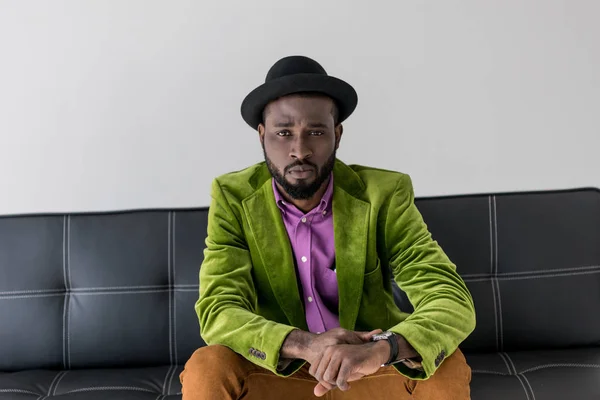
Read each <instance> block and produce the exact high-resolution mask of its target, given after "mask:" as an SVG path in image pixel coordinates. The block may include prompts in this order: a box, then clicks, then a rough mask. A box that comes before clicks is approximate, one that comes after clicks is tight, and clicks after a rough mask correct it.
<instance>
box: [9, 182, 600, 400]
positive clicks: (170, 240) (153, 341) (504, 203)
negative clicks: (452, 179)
mask: <svg viewBox="0 0 600 400" xmlns="http://www.w3.org/2000/svg"><path fill="white" fill-rule="evenodd" d="M417 202H418V207H419V208H420V210H421V212H422V214H423V215H424V218H425V220H426V222H427V223H428V225H429V227H430V229H431V231H432V232H433V235H434V238H436V239H437V240H438V241H439V242H440V243H441V245H442V246H443V248H444V249H445V250H446V252H447V253H448V254H449V256H450V257H451V259H452V260H453V261H454V262H455V263H456V264H457V265H458V268H459V271H460V273H461V275H462V276H463V277H464V279H465V280H466V282H467V284H468V286H469V289H470V290H471V292H472V294H473V297H474V299H475V305H476V308H477V317H478V322H477V328H476V330H475V332H474V333H473V334H472V335H471V336H470V337H469V338H468V339H467V340H466V341H465V342H464V343H463V344H462V346H461V348H462V349H463V351H464V352H465V353H466V355H467V359H468V361H469V363H470V365H471V367H472V369H473V381H472V398H473V399H474V400H482V399H483V400H494V399H502V400H505V399H511V400H518V399H526V400H534V399H536V400H543V399H578V400H586V399H590V400H591V399H600V191H599V190H597V189H579V190H570V191H553V192H535V193H512V194H508V193H505V194H496V195H493V194H492V195H487V194H486V195H475V196H454V197H443V198H422V199H418V200H417ZM206 211H207V210H206V209H190V210H154V211H126V212H115V213H101V214H98V213H96V214H70V215H69V214H66V215H25V216H5V217H0V371H1V372H0V399H31V400H36V399H37V400H46V399H54V398H62V399H68V400H78V399H148V400H161V399H176V398H180V391H181V386H180V383H179V379H178V374H179V373H180V371H181V370H182V365H183V364H184V363H185V361H186V359H187V358H188V357H189V356H190V354H191V353H192V352H193V351H194V349H196V348H197V347H199V346H203V345H204V343H203V341H202V339H201V338H200V337H199V333H198V332H199V331H198V322H197V320H196V316H195V313H194V309H193V305H194V302H195V300H196V298H197V295H198V294H197V286H198V285H197V283H198V268H199V266H200V263H201V262H202V251H203V247H204V238H205V235H206V218H207V212H206ZM396 300H397V302H398V304H399V306H400V307H402V308H406V309H409V308H410V304H409V303H408V302H407V299H406V298H405V297H404V296H403V295H402V294H401V293H399V292H398V293H397V297H396Z"/></svg>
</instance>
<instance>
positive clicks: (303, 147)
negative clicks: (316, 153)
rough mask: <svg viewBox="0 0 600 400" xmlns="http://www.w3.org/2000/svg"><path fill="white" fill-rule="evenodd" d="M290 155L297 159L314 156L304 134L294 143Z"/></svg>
mask: <svg viewBox="0 0 600 400" xmlns="http://www.w3.org/2000/svg"><path fill="white" fill-rule="evenodd" d="M290 156H291V157H292V158H295V159H297V160H300V161H302V160H305V159H307V158H310V157H311V156H312V150H311V149H310V147H309V146H308V143H307V140H306V139H304V138H303V137H302V135H298V136H297V137H296V140H294V142H293V143H292V148H291V149H290Z"/></svg>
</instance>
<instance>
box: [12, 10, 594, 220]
mask: <svg viewBox="0 0 600 400" xmlns="http://www.w3.org/2000/svg"><path fill="white" fill-rule="evenodd" d="M598 15H600V2H599V1H596V0H587V1H586V0H564V1H559V0H487V1H482V0H452V1H445V0H437V1H413V0H394V1H358V0H353V1H348V0H335V1H334V0H329V1H325V0H307V1H282V0H254V1H247V0H233V1H217V2H215V1H211V2H208V1H190V0H169V1H166V0H165V1H158V0H125V1H124V0H98V1H94V0H87V1H81V0H71V1H66V0H53V1H41V0H40V1H34V0H30V1H23V0H0V213H2V214H6V213H21V212H42V211H86V210H113V209H122V208H145V207H184V206H204V205H208V204H209V188H210V182H211V179H212V178H213V177H214V176H216V175H218V174H221V173H224V172H227V171H231V170H236V169H241V168H243V167H245V166H247V165H249V164H253V163H255V162H257V161H260V160H261V159H262V153H261V150H260V146H259V143H258V138H257V135H256V134H255V133H254V132H253V131H252V130H251V129H250V128H248V127H247V126H246V125H245V124H244V122H243V121H242V119H241V117H240V116H239V105H240V102H241V100H242V99H243V97H244V96H245V95H246V93H247V92H249V91H250V90H251V89H253V88H254V87H255V86H257V85H258V84H260V82H261V81H263V80H264V76H265V74H266V71H267V70H268V68H269V67H270V66H271V65H272V64H273V62H275V61H276V60H277V59H278V58H280V57H283V56H286V55H290V54H304V55H308V56H310V57H313V58H316V59H317V60H318V61H320V62H321V63H322V64H323V65H324V67H325V68H326V69H327V70H328V72H330V73H331V74H333V75H336V76H339V77H341V78H343V79H345V80H347V81H349V82H350V83H352V84H353V85H354V86H355V88H356V90H357V91H358V93H359V97H360V100H359V106H358V109H357V111H356V113H355V115H353V116H352V117H351V118H350V119H349V120H348V121H347V123H346V124H345V134H344V138H343V141H342V148H341V149H340V152H339V157H340V158H341V159H342V160H344V161H346V162H349V163H359V164H366V165H373V166H378V167H382V168H388V169H394V170H400V171H403V172H406V173H409V174H410V175H411V176H412V177H413V181H414V184H415V191H416V193H417V195H418V196H426V195H442V194H458V193H474V192H487V191H513V190H537V189H559V188H570V187H576V186H600V157H598V150H599V149H600V132H599V131H600V122H599V115H598V114H599V110H600V74H599V73H598V71H600V45H599V44H598V43H599V42H598V38H600V24H598Z"/></svg>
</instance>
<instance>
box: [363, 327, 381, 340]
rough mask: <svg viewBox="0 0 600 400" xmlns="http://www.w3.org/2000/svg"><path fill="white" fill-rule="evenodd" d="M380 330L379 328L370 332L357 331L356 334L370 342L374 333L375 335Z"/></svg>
mask: <svg viewBox="0 0 600 400" xmlns="http://www.w3.org/2000/svg"><path fill="white" fill-rule="evenodd" d="M381 332H383V331H382V330H381V329H375V330H373V331H371V332H357V334H358V337H359V338H360V339H361V340H362V341H363V342H370V341H371V339H372V338H373V336H374V335H377V334H379V333H381Z"/></svg>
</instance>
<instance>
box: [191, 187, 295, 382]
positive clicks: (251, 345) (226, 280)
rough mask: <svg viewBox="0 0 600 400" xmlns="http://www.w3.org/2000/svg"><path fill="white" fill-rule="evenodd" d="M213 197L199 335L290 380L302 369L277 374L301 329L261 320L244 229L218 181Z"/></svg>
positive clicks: (198, 304) (198, 308)
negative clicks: (287, 344) (285, 348)
mask: <svg viewBox="0 0 600 400" xmlns="http://www.w3.org/2000/svg"><path fill="white" fill-rule="evenodd" d="M211 196H212V201H211V206H210V209H209V213H208V235H207V238H206V248H205V250H204V261H203V262H202V266H201V268H200V296H199V298H198V301H197V302H196V306H195V309H196V313H197V315H198V320H199V323H200V334H201V336H202V338H203V339H204V341H205V342H206V343H207V344H209V345H212V344H220V345H223V346H226V347H228V348H230V349H231V350H233V351H235V352H236V353H238V354H240V355H242V356H243V357H245V358H246V359H248V360H249V361H251V362H253V363H255V364H257V365H259V366H261V367H263V368H266V369H268V370H270V371H271V372H273V373H275V374H277V375H279V376H288V375H290V374H291V373H293V372H294V371H295V370H297V369H298V368H299V367H300V366H301V365H302V363H299V362H295V363H292V365H290V366H289V367H288V368H286V369H285V370H283V371H280V370H277V364H278V361H279V350H280V348H281V346H282V344H283V342H284V340H285V338H286V337H287V335H288V334H289V333H290V332H291V331H292V330H294V329H296V328H294V327H292V326H288V325H285V324H280V323H276V322H274V321H270V320H267V319H265V318H264V317H262V316H260V315H257V314H256V303H257V296H256V291H255V287H254V282H253V279H252V261H251V258H250V251H249V249H248V245H247V242H246V240H245V238H244V235H243V231H242V226H241V224H240V221H239V220H238V219H237V217H236V215H235V214H234V212H233V210H232V208H231V207H230V205H229V203H228V201H227V199H226V197H225V195H224V192H223V190H222V189H221V186H220V185H219V183H218V181H217V180H215V181H214V182H213V185H212V192H211Z"/></svg>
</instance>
